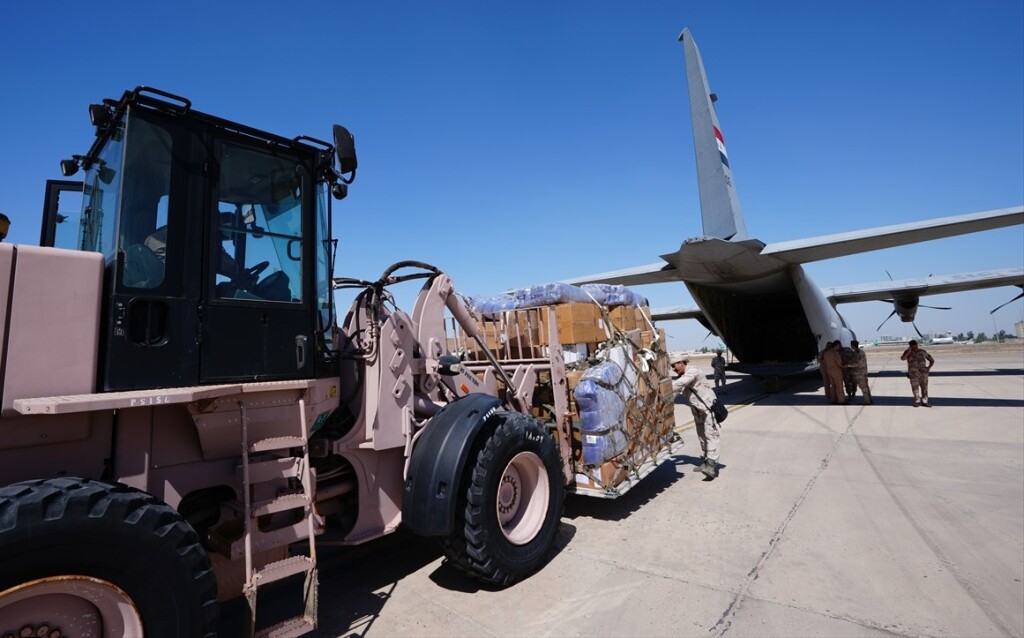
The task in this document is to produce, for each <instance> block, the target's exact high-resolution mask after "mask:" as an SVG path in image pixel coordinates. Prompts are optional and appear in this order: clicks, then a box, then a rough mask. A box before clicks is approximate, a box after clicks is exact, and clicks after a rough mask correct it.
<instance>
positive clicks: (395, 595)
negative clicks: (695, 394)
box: [221, 347, 1024, 637]
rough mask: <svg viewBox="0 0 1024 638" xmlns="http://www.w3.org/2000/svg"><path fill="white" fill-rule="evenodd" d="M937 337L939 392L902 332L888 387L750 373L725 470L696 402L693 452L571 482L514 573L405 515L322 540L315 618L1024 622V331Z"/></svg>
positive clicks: (910, 624)
mask: <svg viewBox="0 0 1024 638" xmlns="http://www.w3.org/2000/svg"><path fill="white" fill-rule="evenodd" d="M929 351H930V352H931V353H932V354H933V356H935V358H936V361H937V362H936V366H935V368H934V369H933V371H932V375H931V382H930V387H931V391H930V395H931V399H932V403H933V405H934V407H933V408H931V409H927V408H913V407H912V406H911V403H912V401H911V399H910V384H909V382H908V381H907V379H906V378H905V376H904V375H903V372H904V371H905V364H904V363H903V362H901V361H900V360H899V354H900V350H898V349H897V350H892V351H888V350H886V351H879V350H874V351H870V352H869V368H870V384H871V389H872V393H873V394H874V398H875V401H876V405H873V406H862V405H859V403H860V397H859V396H858V397H856V398H855V399H854V403H853V404H851V405H846V406H833V405H827V404H826V403H825V400H824V397H823V394H822V391H821V384H820V379H815V378H805V379H803V380H801V381H799V382H796V383H795V384H794V385H791V386H790V387H783V391H781V392H779V393H775V394H761V393H760V385H759V384H758V383H757V382H756V381H755V380H753V379H746V378H742V377H736V376H733V375H730V381H729V383H728V385H727V386H725V392H724V393H723V394H722V398H723V399H724V400H725V402H726V403H727V404H730V405H731V409H730V416H729V419H728V420H727V422H726V423H725V424H724V427H723V435H722V461H723V463H724V468H723V469H722V471H721V475H720V477H719V478H718V479H717V480H714V481H707V480H704V477H703V475H701V474H700V473H699V472H697V471H696V467H695V464H696V463H697V462H698V461H697V457H699V456H700V448H699V445H698V442H697V438H696V435H695V433H694V431H693V430H692V418H690V416H689V413H688V412H689V411H688V409H685V410H680V411H679V412H677V423H678V427H679V428H680V429H681V430H682V436H683V438H684V440H685V442H686V445H685V447H684V453H683V454H682V455H680V456H677V457H675V458H674V459H673V460H671V461H670V462H668V463H666V464H664V465H662V466H661V467H660V468H658V469H657V470H656V471H655V472H654V473H652V474H651V475H650V476H648V477H647V478H646V479H644V481H643V482H642V483H641V484H640V485H638V486H637V487H635V488H634V489H633V490H631V491H630V492H629V493H627V494H626V495H624V496H623V497H621V498H619V499H616V500H613V501H606V500H600V499H594V498H587V497H581V496H570V497H569V498H568V499H567V502H566V507H565V516H564V518H563V521H562V527H561V530H560V533H559V537H558V541H557V543H556V549H555V551H554V552H553V555H552V557H551V560H550V562H549V563H548V564H547V565H546V566H545V567H544V568H543V569H541V570H540V571H539V572H538V573H536V574H534V575H533V576H531V577H530V578H528V579H526V580H524V581H522V582H520V583H518V584H516V585H514V586H512V587H510V588H507V589H503V590H501V589H495V588H491V587H487V586H483V585H480V584H478V583H476V582H475V581H472V580H470V579H468V578H466V577H465V576H463V575H462V574H461V573H460V572H458V571H457V570H456V569H455V568H454V567H452V566H451V565H448V564H447V563H446V562H445V560H444V559H443V556H442V555H441V553H440V551H439V550H438V548H437V545H436V544H435V543H434V542H432V541H431V540H430V539H422V538H416V537H414V536H412V535H410V534H407V533H404V532H402V531H399V532H398V533H396V534H394V535H392V536H390V537H388V538H385V539H381V540H379V541H375V542H372V543H369V544H367V545H365V546H361V547H356V548H328V549H324V550H321V551H320V560H321V576H320V581H321V588H320V614H319V617H320V627H319V629H318V630H317V631H316V632H315V633H314V634H310V635H312V636H322V637H327V636H330V637H335V636H709V635H710V636H892V635H896V636H919V635H930V636H1022V635H1024V583H1022V581H1024V350H1021V349H1020V348H1012V349H999V350H993V351H987V350H986V351H980V350H979V351H975V352H971V351H967V352H955V351H948V352H947V351H943V350H942V349H940V348H935V347H932V348H929ZM283 595H284V592H282V596H283ZM272 596H273V594H271V597H272ZM235 602H236V603H237V601H235ZM269 602H270V604H271V605H272V604H273V601H269ZM243 607H244V606H239V605H238V604H235V605H234V606H232V605H231V604H228V605H225V606H224V612H225V613H224V614H223V616H224V618H223V622H222V625H221V626H222V635H225V636H230V635H233V634H236V633H237V631H238V627H239V626H240V625H239V621H240V617H241V613H242V608H243Z"/></svg>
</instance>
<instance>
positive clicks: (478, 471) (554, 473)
mask: <svg viewBox="0 0 1024 638" xmlns="http://www.w3.org/2000/svg"><path fill="white" fill-rule="evenodd" d="M491 418H493V419H497V420H498V425H497V427H496V428H495V429H494V432H493V433H492V434H491V435H490V436H489V437H488V438H487V439H486V441H485V443H484V444H483V445H482V447H480V448H479V452H478V453H477V455H476V456H475V458H471V459H470V461H469V464H470V467H469V468H468V471H467V475H466V481H465V483H464V485H466V489H465V492H464V495H463V496H462V498H461V499H460V507H459V508H458V510H457V513H456V520H455V529H454V532H453V533H452V535H451V536H450V537H449V538H447V539H445V540H444V541H442V545H443V546H444V548H445V553H446V554H447V556H448V558H449V559H450V560H451V561H452V562H453V563H455V565H457V566H458V567H459V568H460V569H462V570H463V571H466V572H467V573H469V574H470V575H472V576H474V577H476V578H479V579H481V580H484V581H486V582H490V583H494V584H498V585H510V584H512V583H514V582H515V581H517V580H519V579H520V578H522V577H524V576H527V575H529V574H531V573H533V572H534V571H536V569H537V568H539V567H540V566H541V565H542V564H543V562H544V561H545V560H546V558H547V555H548V552H549V551H550V550H551V546H552V544H553V542H554V539H555V534H556V533H557V531H558V525H559V522H560V519H561V515H562V503H563V501H564V497H565V489H564V486H563V485H562V483H563V481H562V469H561V460H560V458H559V455H558V449H557V447H556V445H555V441H554V439H552V438H551V436H550V434H548V432H547V430H546V428H545V427H544V426H543V425H541V424H540V423H538V422H537V421H536V420H534V419H532V418H530V417H528V416H526V415H524V414H517V413H498V414H495V415H494V416H492V417H491Z"/></svg>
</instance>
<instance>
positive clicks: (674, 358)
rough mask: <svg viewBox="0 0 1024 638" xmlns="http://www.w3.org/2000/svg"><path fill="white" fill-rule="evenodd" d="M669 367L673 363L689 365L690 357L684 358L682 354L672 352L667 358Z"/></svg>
mask: <svg viewBox="0 0 1024 638" xmlns="http://www.w3.org/2000/svg"><path fill="white" fill-rule="evenodd" d="M668 363H669V365H672V364H675V363H690V357H688V356H686V355H685V354H683V353H682V352H673V353H672V354H670V355H669V356H668Z"/></svg>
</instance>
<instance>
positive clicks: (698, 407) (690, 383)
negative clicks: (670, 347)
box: [668, 354, 721, 479]
mask: <svg viewBox="0 0 1024 638" xmlns="http://www.w3.org/2000/svg"><path fill="white" fill-rule="evenodd" d="M668 361H669V365H671V366H672V371H673V372H675V373H676V374H678V375H679V376H678V377H676V378H675V379H673V380H672V392H673V394H675V395H680V394H681V395H683V398H684V399H686V402H687V403H688V404H689V405H690V412H691V413H692V414H693V422H694V425H696V427H697V438H698V439H700V450H701V452H702V453H703V456H704V462H703V463H702V464H701V466H700V467H699V468H697V469H698V470H700V471H701V473H702V474H704V476H706V477H708V478H709V479H714V478H717V477H718V444H719V441H720V439H721V427H720V426H719V424H718V421H716V420H715V417H714V416H713V415H712V414H711V404H712V403H714V401H715V391H714V389H713V388H712V387H711V384H710V383H708V378H707V377H706V376H704V373H703V372H701V369H700V368H698V367H697V366H688V364H689V363H690V359H689V357H687V356H686V355H682V354H673V355H672V356H670V357H669V359H668Z"/></svg>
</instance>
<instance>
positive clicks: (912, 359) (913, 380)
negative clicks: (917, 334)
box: [900, 340, 935, 408]
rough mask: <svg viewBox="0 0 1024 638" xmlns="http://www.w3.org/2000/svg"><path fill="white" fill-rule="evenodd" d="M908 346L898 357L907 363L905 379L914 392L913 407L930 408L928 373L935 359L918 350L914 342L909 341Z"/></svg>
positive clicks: (920, 349)
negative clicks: (908, 380)
mask: <svg viewBox="0 0 1024 638" xmlns="http://www.w3.org/2000/svg"><path fill="white" fill-rule="evenodd" d="M909 345H910V347H909V348H907V349H906V350H904V351H903V354H902V355H900V359H901V360H903V361H906V362H907V378H908V379H910V389H911V390H912V391H913V392H914V407H915V408H916V407H917V406H919V405H923V406H924V407H926V408H930V407H932V406H931V405H929V403H928V372H929V371H930V370H931V369H932V366H933V365H935V359H933V358H932V355H930V354H928V351H927V350H924V349H922V348H918V347H917V341H916V340H911V341H910V344H909Z"/></svg>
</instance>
